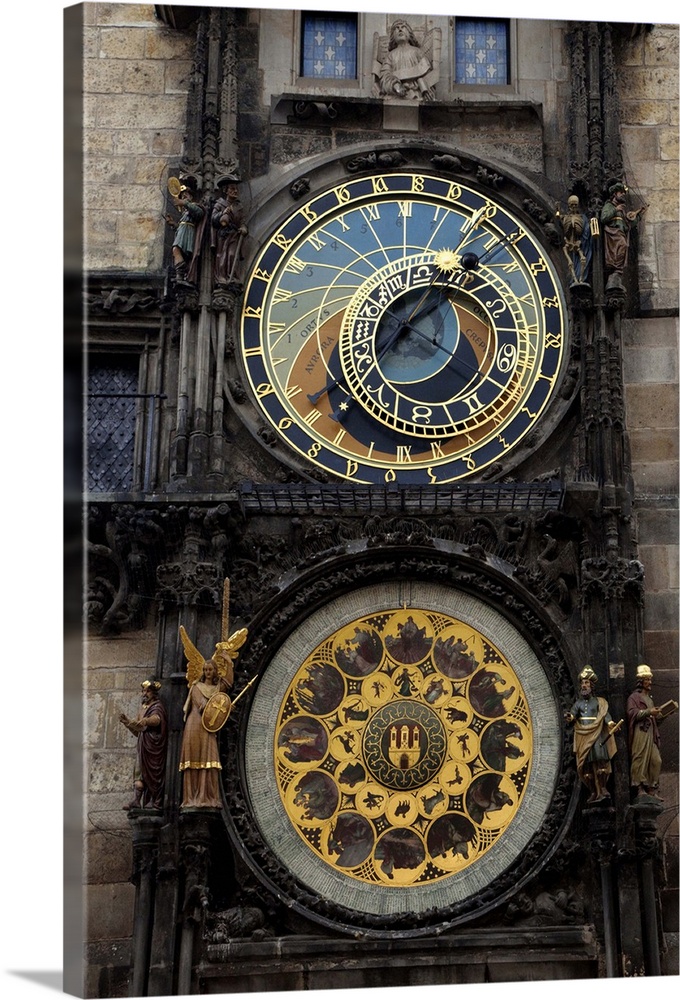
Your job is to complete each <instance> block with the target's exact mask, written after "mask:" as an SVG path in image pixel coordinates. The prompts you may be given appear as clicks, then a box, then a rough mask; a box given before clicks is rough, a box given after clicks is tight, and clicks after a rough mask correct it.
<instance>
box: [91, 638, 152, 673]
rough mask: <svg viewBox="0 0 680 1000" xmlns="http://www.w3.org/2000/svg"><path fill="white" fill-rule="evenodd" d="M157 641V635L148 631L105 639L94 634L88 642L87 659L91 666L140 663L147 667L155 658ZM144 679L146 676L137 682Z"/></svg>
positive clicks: (133, 664) (119, 665)
mask: <svg viewBox="0 0 680 1000" xmlns="http://www.w3.org/2000/svg"><path fill="white" fill-rule="evenodd" d="M155 641H156V640H155V636H154V635H153V634H150V633H148V632H140V633H139V634H138V635H130V634H129V633H128V634H126V635H122V636H116V637H115V638H113V637H111V636H108V637H107V638H105V639H100V638H99V637H98V636H92V637H90V638H89V639H88V641H87V643H86V656H87V661H88V664H90V665H91V666H99V667H127V666H135V667H136V666H137V665H140V666H141V667H142V668H146V666H147V665H148V664H149V662H153V660H154V657H155ZM135 676H136V675H135ZM143 680H144V678H143V677H140V678H139V680H137V681H136V684H140V683H141V682H142V681H143ZM134 683H135V682H134V679H133V684H134ZM133 684H131V685H130V686H133Z"/></svg>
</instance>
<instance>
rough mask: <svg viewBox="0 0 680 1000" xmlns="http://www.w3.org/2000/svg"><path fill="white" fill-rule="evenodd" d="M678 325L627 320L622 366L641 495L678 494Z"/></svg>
mask: <svg viewBox="0 0 680 1000" xmlns="http://www.w3.org/2000/svg"><path fill="white" fill-rule="evenodd" d="M677 337H678V324H677V320H676V319H674V318H673V317H666V318H661V317H660V318H656V319H638V320H626V321H625V322H624V324H623V332H622V338H623V365H624V383H625V396H626V407H627V410H626V412H627V422H628V430H629V432H630V441H631V455H632V464H633V475H634V477H635V481H636V484H637V492H638V493H640V494H652V495H659V494H673V495H677V486H678V349H677Z"/></svg>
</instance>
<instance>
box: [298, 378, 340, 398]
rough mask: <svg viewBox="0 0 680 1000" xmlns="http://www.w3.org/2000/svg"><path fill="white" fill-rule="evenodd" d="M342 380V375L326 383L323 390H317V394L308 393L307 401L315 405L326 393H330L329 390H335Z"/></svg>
mask: <svg viewBox="0 0 680 1000" xmlns="http://www.w3.org/2000/svg"><path fill="white" fill-rule="evenodd" d="M344 378H345V376H344V375H338V377H337V378H334V379H333V381H332V382H327V383H326V385H325V386H324V387H323V389H319V391H318V392H308V393H307V399H308V400H309V402H310V403H314V404H316V403H317V402H318V401H319V400H320V399H321V397H322V396H324V395H325V394H326V393H327V392H330V391H331V389H335V387H336V385H340V383H341V382H342V381H344Z"/></svg>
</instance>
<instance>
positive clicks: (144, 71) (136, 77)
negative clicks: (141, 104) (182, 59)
mask: <svg viewBox="0 0 680 1000" xmlns="http://www.w3.org/2000/svg"><path fill="white" fill-rule="evenodd" d="M164 86H165V67H164V66H163V64H162V63H150V62H148V61H144V62H128V63H126V65H125V68H124V73H123V87H124V90H126V91H127V92H128V93H131V94H161V93H163V88H164Z"/></svg>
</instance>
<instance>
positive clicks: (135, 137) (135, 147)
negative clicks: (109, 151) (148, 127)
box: [109, 129, 151, 156]
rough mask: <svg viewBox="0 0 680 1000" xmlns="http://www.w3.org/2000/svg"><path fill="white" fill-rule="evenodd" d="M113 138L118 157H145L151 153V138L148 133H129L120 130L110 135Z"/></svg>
mask: <svg viewBox="0 0 680 1000" xmlns="http://www.w3.org/2000/svg"><path fill="white" fill-rule="evenodd" d="M109 134H110V135H112V136H113V145H114V149H115V151H116V154H117V155H118V156H130V155H135V156H144V155H145V154H147V153H148V152H149V144H150V142H151V136H150V135H149V133H148V132H146V131H144V132H137V131H135V132H127V131H124V130H122V129H121V130H119V131H117V132H112V133H109Z"/></svg>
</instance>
